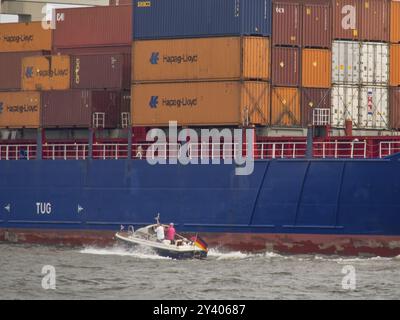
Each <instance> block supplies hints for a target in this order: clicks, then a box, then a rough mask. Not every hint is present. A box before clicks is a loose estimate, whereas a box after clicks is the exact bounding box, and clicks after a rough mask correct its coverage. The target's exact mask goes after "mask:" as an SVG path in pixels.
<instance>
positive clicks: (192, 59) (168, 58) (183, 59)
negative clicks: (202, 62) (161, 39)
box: [150, 52, 198, 64]
mask: <svg viewBox="0 0 400 320" xmlns="http://www.w3.org/2000/svg"><path fill="white" fill-rule="evenodd" d="M159 60H160V53H159V52H152V53H151V56H150V63H151V64H158V62H159ZM197 61H198V55H197V54H181V55H163V56H162V62H163V63H169V64H182V63H196V62H197Z"/></svg>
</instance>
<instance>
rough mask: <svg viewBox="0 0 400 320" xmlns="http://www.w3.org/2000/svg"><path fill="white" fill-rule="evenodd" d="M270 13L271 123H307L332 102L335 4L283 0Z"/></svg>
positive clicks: (291, 125) (304, 124)
mask: <svg viewBox="0 0 400 320" xmlns="http://www.w3.org/2000/svg"><path fill="white" fill-rule="evenodd" d="M272 15H273V28H272V45H273V46H272V85H273V88H272V103H271V115H272V125H273V126H278V127H282V126H284V127H299V126H307V125H308V124H310V123H312V116H313V111H314V110H315V109H321V108H324V109H329V106H330V86H331V82H330V73H331V65H330V60H331V51H330V48H331V44H332V32H331V29H332V27H331V25H332V19H331V5H330V2H328V1H317V2H315V1H309V2H307V1H296V0H292V1H286V0H280V1H275V2H274V3H273V8H272Z"/></svg>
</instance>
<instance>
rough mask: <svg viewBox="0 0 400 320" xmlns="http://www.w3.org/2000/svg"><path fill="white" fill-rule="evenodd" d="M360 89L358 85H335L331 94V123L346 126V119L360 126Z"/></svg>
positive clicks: (341, 126)
mask: <svg viewBox="0 0 400 320" xmlns="http://www.w3.org/2000/svg"><path fill="white" fill-rule="evenodd" d="M359 96H360V90H359V88H358V87H356V86H333V87H332V94H331V97H332V98H331V101H332V104H331V112H332V114H331V125H332V127H334V128H344V126H345V120H352V122H353V126H354V127H356V126H358V102H359Z"/></svg>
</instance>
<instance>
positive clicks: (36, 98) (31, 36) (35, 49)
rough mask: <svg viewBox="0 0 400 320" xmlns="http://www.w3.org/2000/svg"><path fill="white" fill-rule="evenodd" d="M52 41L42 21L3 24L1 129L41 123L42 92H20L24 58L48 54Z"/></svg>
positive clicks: (0, 26) (0, 38)
mask: <svg viewBox="0 0 400 320" xmlns="http://www.w3.org/2000/svg"><path fill="white" fill-rule="evenodd" d="M51 44H52V32H51V30H45V29H43V28H42V25H41V22H31V23H4V24H0V70H1V72H0V129H1V128H38V127H39V126H40V110H41V105H40V102H41V99H40V94H38V93H37V92H32V91H27V92H20V90H21V85H22V82H21V70H22V61H23V59H24V58H25V57H29V56H34V57H35V58H40V57H41V56H42V55H44V54H49V53H50V50H51Z"/></svg>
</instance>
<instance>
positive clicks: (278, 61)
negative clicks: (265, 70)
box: [271, 47, 300, 87]
mask: <svg viewBox="0 0 400 320" xmlns="http://www.w3.org/2000/svg"><path fill="white" fill-rule="evenodd" d="M271 69H272V73H271V75H272V84H273V85H274V86H284V87H297V86H299V85H300V49H298V48H286V47H282V48H281V47H274V48H272V64H271Z"/></svg>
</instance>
